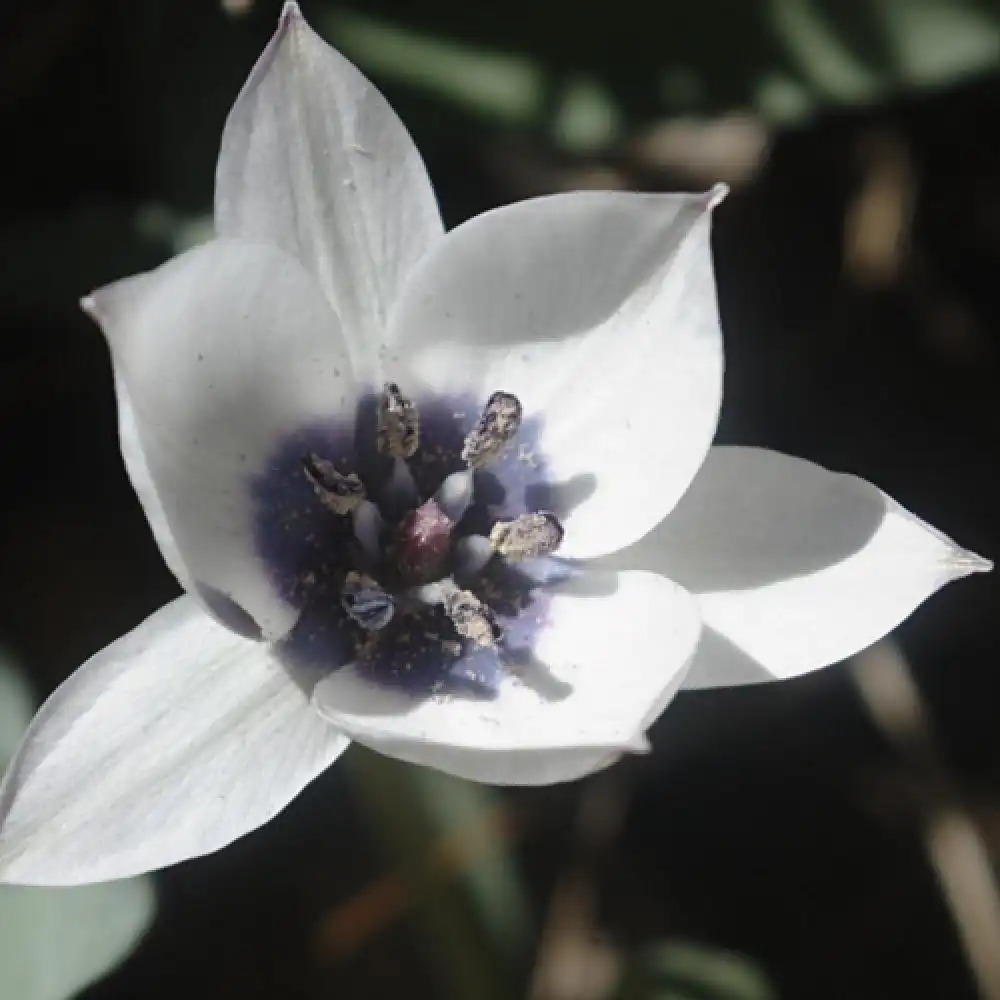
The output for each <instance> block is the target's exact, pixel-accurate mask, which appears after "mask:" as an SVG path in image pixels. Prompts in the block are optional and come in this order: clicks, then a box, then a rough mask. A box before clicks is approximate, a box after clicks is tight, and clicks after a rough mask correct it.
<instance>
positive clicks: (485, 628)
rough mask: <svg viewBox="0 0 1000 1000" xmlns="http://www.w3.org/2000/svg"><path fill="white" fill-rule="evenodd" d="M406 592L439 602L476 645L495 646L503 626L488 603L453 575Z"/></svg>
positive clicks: (413, 597) (415, 598) (415, 597)
mask: <svg viewBox="0 0 1000 1000" xmlns="http://www.w3.org/2000/svg"><path fill="white" fill-rule="evenodd" d="M405 596H406V597H407V598H408V599H409V600H412V601H418V602H419V603H421V604H438V605H440V606H441V608H442V610H443V611H444V613H445V614H446V615H447V616H448V617H449V618H450V619H451V624H452V625H453V626H454V628H455V631H456V632H457V633H458V634H459V635H460V636H462V637H463V638H465V639H471V640H472V641H473V642H474V643H475V644H476V645H477V646H488V647H490V648H495V647H496V644H497V640H498V639H499V638H500V626H499V625H497V623H496V619H495V618H494V617H493V612H492V611H491V610H490V608H489V606H488V605H486V604H484V603H483V602H482V601H481V600H479V598H478V597H476V595H475V594H473V593H472V592H471V591H469V590H462V589H461V588H460V587H459V586H458V584H456V583H455V581H454V580H453V579H452V578H451V577H446V578H445V579H443V580H435V581H434V583H427V584H424V585H423V586H422V587H413V588H412V589H410V590H408V591H407V592H406V594H405Z"/></svg>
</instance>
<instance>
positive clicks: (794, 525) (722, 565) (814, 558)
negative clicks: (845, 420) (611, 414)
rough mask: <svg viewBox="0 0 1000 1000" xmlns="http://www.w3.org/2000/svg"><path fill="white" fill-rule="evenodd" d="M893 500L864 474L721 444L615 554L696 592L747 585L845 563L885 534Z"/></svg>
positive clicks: (618, 562) (619, 562) (624, 563)
mask: <svg viewBox="0 0 1000 1000" xmlns="http://www.w3.org/2000/svg"><path fill="white" fill-rule="evenodd" d="M887 513H888V506H887V501H886V498H885V497H884V496H883V495H882V494H881V493H880V492H879V491H878V490H877V489H876V488H875V487H873V486H871V485H870V484H869V483H866V482H865V481H864V480H862V479H858V478H856V477H854V476H846V475H836V474H832V473H830V472H827V471H826V470H825V469H821V468H820V467H819V466H814V465H812V464H811V463H807V462H803V461H800V460H797V459H790V458H789V457H788V456H785V455H781V454H778V453H777V452H770V451H765V450H763V449H758V448H728V447H727V448H714V449H712V451H711V452H710V453H709V457H708V459H707V460H706V462H705V464H704V465H703V466H702V469H701V471H699V473H698V475H697V476H696V477H695V480H694V482H693V483H692V484H691V487H690V489H689V490H688V492H687V493H686V494H685V495H684V496H683V497H682V498H681V500H680V503H678V505H677V507H676V508H674V510H673V511H672V512H671V513H670V514H669V515H668V516H667V518H666V520H665V521H663V522H662V523H661V524H660V525H659V526H658V527H657V528H655V529H654V530H653V531H652V532H651V533H650V534H649V535H647V536H646V537H645V538H643V539H640V540H639V541H638V542H636V543H635V545H633V546H631V547H630V548H628V549H626V550H624V551H623V552H621V553H620V554H618V555H617V556H613V557H611V558H610V560H609V561H608V564H612V565H614V566H616V567H618V568H624V567H628V568H648V569H653V570H655V571H656V572H659V573H664V574H665V575H667V576H669V577H670V579H672V580H675V581H676V582H677V583H680V584H681V585H682V586H684V587H686V588H687V589H688V590H690V591H691V592H692V593H696V594H699V593H711V592H715V591H727V590H743V589H748V588H752V587H762V586H765V585H767V584H770V583H775V582H777V581H780V580H788V579H792V578H794V577H800V576H806V575H808V574H811V573H816V572H818V571H820V570H823V569H826V568H828V567H830V566H835V565H837V564H838V563H841V562H843V561H844V560H846V559H848V558H849V557H850V556H852V555H854V554H855V553H857V552H860V551H861V550H862V549H863V548H864V547H865V545H866V544H867V543H868V542H869V541H870V540H871V539H872V538H873V537H874V536H875V534H876V532H877V531H878V530H879V527H880V526H881V525H882V522H883V520H884V519H885V517H886V515H887Z"/></svg>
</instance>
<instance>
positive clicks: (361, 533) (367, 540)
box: [351, 500, 384, 566]
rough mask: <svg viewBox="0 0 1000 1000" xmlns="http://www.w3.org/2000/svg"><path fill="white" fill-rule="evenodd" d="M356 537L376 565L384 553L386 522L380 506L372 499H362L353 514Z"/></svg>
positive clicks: (352, 520) (352, 519)
mask: <svg viewBox="0 0 1000 1000" xmlns="http://www.w3.org/2000/svg"><path fill="white" fill-rule="evenodd" d="M351 524H352V527H353V528H354V537H355V538H356V539H357V540H358V544H359V545H360V546H361V549H362V551H363V552H364V554H365V555H366V556H367V557H368V559H369V561H370V562H371V564H372V565H373V566H374V565H375V564H376V563H378V561H379V557H380V556H381V554H382V529H383V527H384V522H383V520H382V515H381V514H380V513H379V509H378V507H376V506H375V504H373V503H372V502H371V500H362V501H361V503H360V504H358V506H357V507H356V508H355V509H354V513H353V514H352V515H351Z"/></svg>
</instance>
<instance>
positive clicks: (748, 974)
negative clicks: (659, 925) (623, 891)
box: [613, 941, 777, 1000]
mask: <svg viewBox="0 0 1000 1000" xmlns="http://www.w3.org/2000/svg"><path fill="white" fill-rule="evenodd" d="M613 1000H777V993H776V992H775V990H774V988H773V986H772V985H771V984H770V982H769V981H768V979H767V976H766V975H765V974H764V973H763V972H762V971H761V970H760V969H759V968H758V967H757V965H756V964H755V963H754V962H753V961H751V960H750V959H748V958H746V957H745V956H743V955H739V954H736V953H735V952H731V951H724V950H723V949H720V948H712V947H709V946H707V945H702V944H694V943H691V942H682V941H672V942H668V943H664V944H657V945H651V946H649V947H647V948H644V949H642V950H641V951H639V952H637V953H635V954H634V955H632V956H631V958H630V959H629V961H628V962H627V964H626V966H625V971H624V973H623V974H622V979H621V982H620V983H619V985H618V988H617V990H616V991H615V993H614V995H613Z"/></svg>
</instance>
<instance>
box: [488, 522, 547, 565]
mask: <svg viewBox="0 0 1000 1000" xmlns="http://www.w3.org/2000/svg"><path fill="white" fill-rule="evenodd" d="M563 535H564V532H563V526H562V525H561V524H560V523H559V518H557V517H556V516H555V514H551V513H549V512H548V511H539V512H538V513H537V514H522V515H521V516H520V517H518V518H516V519H515V520H513V521H497V523H496V524H495V525H493V530H492V531H491V532H490V543H491V544H492V546H493V548H494V549H495V550H496V551H497V552H498V553H499V554H500V555H501V556H503V557H504V559H509V560H510V561H511V562H521V560H523V559H534V558H536V557H537V556H547V555H548V554H549V553H550V552H555V550H556V549H557V548H559V544H560V543H561V542H562V540H563Z"/></svg>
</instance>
